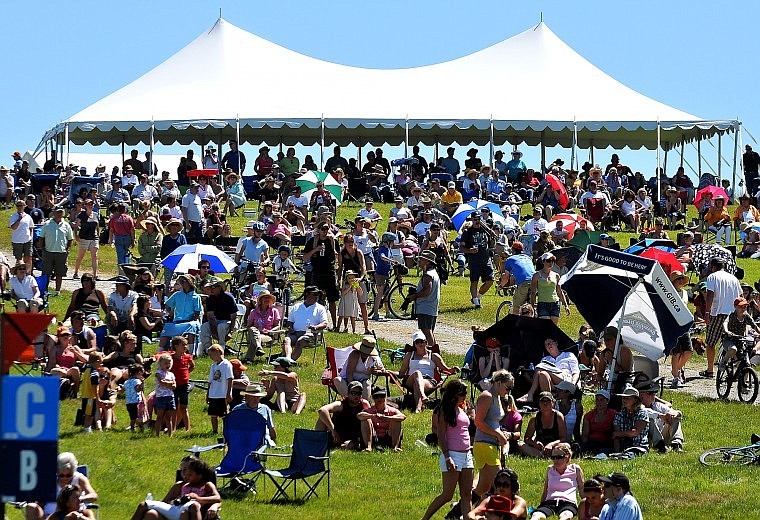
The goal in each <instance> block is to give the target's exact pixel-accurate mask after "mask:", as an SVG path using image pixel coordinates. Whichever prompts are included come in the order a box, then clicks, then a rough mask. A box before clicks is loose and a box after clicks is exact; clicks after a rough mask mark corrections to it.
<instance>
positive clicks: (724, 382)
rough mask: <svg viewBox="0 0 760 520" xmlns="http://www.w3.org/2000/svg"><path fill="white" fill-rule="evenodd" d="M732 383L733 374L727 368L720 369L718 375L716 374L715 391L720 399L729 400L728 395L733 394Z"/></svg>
mask: <svg viewBox="0 0 760 520" xmlns="http://www.w3.org/2000/svg"><path fill="white" fill-rule="evenodd" d="M731 382H732V381H731V372H729V371H728V370H726V369H725V368H718V373H717V374H715V391H716V392H717V393H718V397H719V398H721V399H728V394H730V393H731Z"/></svg>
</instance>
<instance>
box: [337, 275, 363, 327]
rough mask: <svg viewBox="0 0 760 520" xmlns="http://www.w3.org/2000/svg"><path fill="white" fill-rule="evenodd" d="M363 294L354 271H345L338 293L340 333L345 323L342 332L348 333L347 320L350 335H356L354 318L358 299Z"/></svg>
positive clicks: (356, 312) (357, 308) (357, 313)
mask: <svg viewBox="0 0 760 520" xmlns="http://www.w3.org/2000/svg"><path fill="white" fill-rule="evenodd" d="M362 294H364V291H363V290H362V288H361V286H360V285H359V282H357V281H356V273H355V272H354V271H351V270H348V271H346V273H345V275H344V277H343V287H342V288H341V291H340V302H339V303H338V326H337V329H338V331H340V325H341V323H345V328H344V329H343V332H348V320H349V319H350V320H351V333H352V334H356V317H357V316H359V297H360V296H361V295H362Z"/></svg>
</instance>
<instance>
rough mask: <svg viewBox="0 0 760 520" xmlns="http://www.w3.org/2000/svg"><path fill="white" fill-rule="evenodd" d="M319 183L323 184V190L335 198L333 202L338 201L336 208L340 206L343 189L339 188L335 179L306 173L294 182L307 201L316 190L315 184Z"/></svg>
mask: <svg viewBox="0 0 760 520" xmlns="http://www.w3.org/2000/svg"><path fill="white" fill-rule="evenodd" d="M320 181H322V182H324V183H325V189H326V190H327V191H329V192H330V193H331V194H332V196H333V197H335V200H337V201H338V206H340V202H341V198H342V195H343V188H341V186H340V184H338V181H336V180H335V177H333V176H332V175H330V174H329V173H327V172H313V171H308V172H306V173H304V174H303V175H301V176H300V177H299V178H298V180H296V184H298V185H299V186H300V187H301V193H303V194H304V195H305V196H306V198H307V199H310V198H311V194H312V192H313V191H314V190H316V189H317V182H320Z"/></svg>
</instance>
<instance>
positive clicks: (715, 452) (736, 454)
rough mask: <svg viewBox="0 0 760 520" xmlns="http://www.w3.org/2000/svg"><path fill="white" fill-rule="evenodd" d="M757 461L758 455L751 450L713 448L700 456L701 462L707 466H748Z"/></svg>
mask: <svg viewBox="0 0 760 520" xmlns="http://www.w3.org/2000/svg"><path fill="white" fill-rule="evenodd" d="M756 460H757V455H756V454H755V452H754V451H752V450H751V449H749V448H713V449H711V450H707V451H706V452H704V453H703V454H702V455H700V456H699V462H701V463H702V464H704V465H705V466H725V465H727V464H733V465H742V466H746V465H748V464H752V463H753V462H755V461H756Z"/></svg>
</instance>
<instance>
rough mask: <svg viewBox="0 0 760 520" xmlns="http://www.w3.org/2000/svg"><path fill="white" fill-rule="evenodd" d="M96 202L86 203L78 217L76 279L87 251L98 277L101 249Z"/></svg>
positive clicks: (93, 273) (93, 270) (93, 271)
mask: <svg viewBox="0 0 760 520" xmlns="http://www.w3.org/2000/svg"><path fill="white" fill-rule="evenodd" d="M94 207H95V201H94V200H92V199H87V200H85V201H84V210H83V211H82V212H81V213H80V214H79V215H77V217H76V222H77V247H78V249H79V252H78V253H77V261H76V263H75V264H74V278H79V266H80V265H82V259H84V255H85V254H86V253H87V251H89V252H90V259H91V260H92V275H93V276H94V277H95V278H96V279H97V277H98V249H99V248H100V240H99V237H100V232H99V231H100V230H99V228H100V215H99V214H96V213H95V212H94V211H93V208H94Z"/></svg>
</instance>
